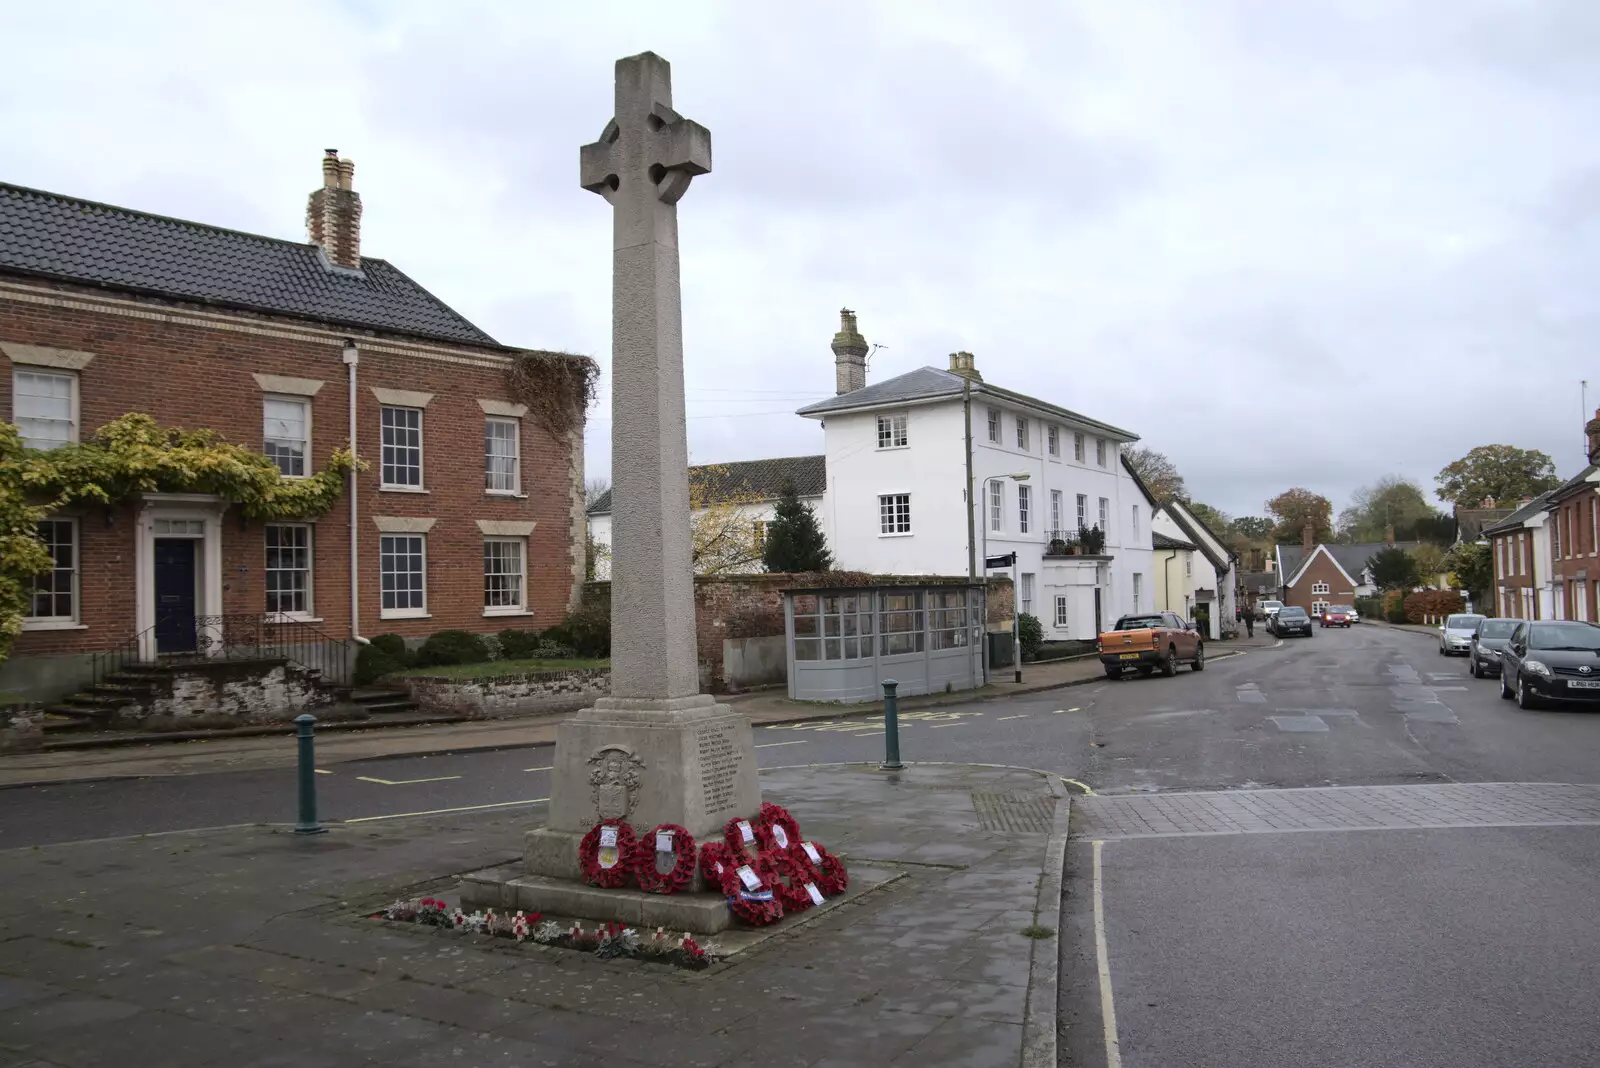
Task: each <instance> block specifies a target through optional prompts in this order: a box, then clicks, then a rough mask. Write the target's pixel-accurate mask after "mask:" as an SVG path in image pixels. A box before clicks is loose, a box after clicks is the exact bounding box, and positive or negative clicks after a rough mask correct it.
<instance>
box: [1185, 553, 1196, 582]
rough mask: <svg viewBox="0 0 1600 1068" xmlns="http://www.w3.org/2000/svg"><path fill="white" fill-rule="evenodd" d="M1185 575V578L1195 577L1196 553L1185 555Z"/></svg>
mask: <svg viewBox="0 0 1600 1068" xmlns="http://www.w3.org/2000/svg"><path fill="white" fill-rule="evenodd" d="M1183 573H1184V576H1185V577H1191V576H1193V575H1194V553H1185V554H1184V557H1183Z"/></svg>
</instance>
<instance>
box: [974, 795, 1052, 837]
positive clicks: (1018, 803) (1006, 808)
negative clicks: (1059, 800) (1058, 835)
mask: <svg viewBox="0 0 1600 1068" xmlns="http://www.w3.org/2000/svg"><path fill="white" fill-rule="evenodd" d="M972 807H973V808H974V809H976V810H977V813H978V822H979V823H981V824H982V825H983V827H984V829H985V830H990V831H1011V832H1013V833H1019V834H1048V833H1049V832H1050V822H1051V820H1052V819H1054V818H1055V811H1056V799H1055V798H1054V797H1052V796H1051V795H1049V794H973V795H972Z"/></svg>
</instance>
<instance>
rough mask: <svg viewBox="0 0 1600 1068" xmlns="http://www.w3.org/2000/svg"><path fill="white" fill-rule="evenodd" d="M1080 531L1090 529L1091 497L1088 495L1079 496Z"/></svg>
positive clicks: (1081, 494)
mask: <svg viewBox="0 0 1600 1068" xmlns="http://www.w3.org/2000/svg"><path fill="white" fill-rule="evenodd" d="M1078 529H1079V530H1088V529H1089V495H1088V494H1087V493H1080V494H1078Z"/></svg>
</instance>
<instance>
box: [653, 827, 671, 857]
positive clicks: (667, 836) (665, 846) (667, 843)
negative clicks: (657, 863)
mask: <svg viewBox="0 0 1600 1068" xmlns="http://www.w3.org/2000/svg"><path fill="white" fill-rule="evenodd" d="M672 833H673V832H671V831H657V832H656V852H657V853H670V852H672Z"/></svg>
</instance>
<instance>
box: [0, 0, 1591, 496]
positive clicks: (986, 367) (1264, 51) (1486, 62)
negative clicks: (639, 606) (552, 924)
mask: <svg viewBox="0 0 1600 1068" xmlns="http://www.w3.org/2000/svg"><path fill="white" fill-rule="evenodd" d="M786 7H787V10H782V11H779V10H777V5H768V4H749V3H726V4H721V3H697V2H693V0H684V2H681V3H673V4H663V3H659V2H653V3H621V2H618V3H591V4H581V5H580V4H554V3H537V4H511V3H502V4H478V3H460V2H456V3H451V4H449V5H446V4H443V3H403V2H396V3H390V2H386V0H349V2H346V3H344V4H333V3H309V2H292V0H277V2H274V3H272V4H270V5H268V4H249V5H246V4H232V3H229V4H216V3H194V4H188V3H162V2H147V3H140V4H127V3H115V4H104V5H100V4H82V3H60V4H55V5H49V6H48V8H47V6H46V5H38V4H35V5H27V6H22V5H13V6H12V8H11V9H10V10H9V11H8V13H7V14H6V17H5V22H6V37H7V48H6V61H5V63H4V64H0V180H4V181H9V182H15V183H18V184H22V185H30V186H35V187H41V188H44V189H49V190H53V191H58V192H63V193H70V194H74V195H79V196H85V197H90V198H94V199H98V200H104V201H109V202H111V203H115V204H120V205H124V206H128V207H133V208H139V209H143V210H148V211H154V212H161V213H165V214H170V215H177V216H182V217H186V218H191V219H196V220H200V221H203V222H208V223H215V224H219V225H223V226H229V227H235V228H239V229H244V230H251V231H256V232H260V233H266V234H272V235H275V236H280V237H287V238H293V239H297V240H303V239H304V205H305V197H306V195H307V194H308V193H309V192H310V191H311V189H312V188H313V187H314V186H315V185H317V184H318V183H319V181H320V176H319V173H320V172H319V169H318V157H319V155H320V153H321V150H322V149H323V148H325V147H337V148H339V149H340V150H341V152H342V153H344V154H346V155H348V156H350V157H351V158H353V159H354V160H355V161H356V188H357V189H358V190H359V191H360V192H361V194H362V197H363V200H364V202H365V206H366V213H365V217H364V220H363V251H364V252H365V253H366V254H368V255H372V256H379V257H383V258H386V259H389V260H391V261H393V262H394V263H396V264H397V265H398V266H400V267H401V268H402V269H403V270H405V271H406V272H407V273H408V274H410V275H411V276H412V277H414V278H416V279H417V280H419V281H420V282H422V283H423V284H424V285H426V286H428V287H429V288H431V289H432V290H433V291H434V292H435V293H437V294H439V295H440V296H441V297H442V298H444V299H445V300H446V301H448V302H449V303H450V304H452V305H453V306H455V307H456V308H457V309H459V310H460V311H461V312H463V313H464V314H465V315H467V316H468V317H469V318H471V319H473V320H474V321H475V322H477V323H478V324H479V325H481V326H482V327H483V328H484V329H486V330H488V331H489V332H490V333H492V334H493V335H494V336H495V337H497V338H498V339H500V340H501V341H503V342H505V343H507V344H512V345H521V346H527V347H535V348H565V349H569V350H572V351H577V352H584V353H589V354H591V355H594V356H596V357H598V358H599V359H600V361H601V363H602V365H605V364H607V363H609V352H610V338H609V324H610V314H609V298H610V282H609V270H610V255H609V252H610V247H609V239H610V238H609V235H610V218H609V215H610V211H609V208H608V207H607V206H606V204H605V202H604V201H602V200H601V199H600V198H599V197H596V196H594V195H592V194H589V193H585V192H583V191H582V190H580V189H579V188H578V186H577V173H578V157H577V151H578V146H579V145H580V144H583V143H584V142H587V141H592V140H594V139H595V138H596V136H597V135H598V134H599V132H600V129H601V127H602V126H603V125H604V124H605V122H606V120H607V118H609V116H610V111H611V72H612V63H613V61H614V60H615V59H616V58H617V57H619V56H623V55H628V54H632V53H635V52H639V51H643V50H645V49H650V50H653V51H655V52H658V53H660V54H661V55H663V56H665V57H666V58H667V59H668V60H670V61H671V62H672V64H673V78H674V95H675V100H676V104H677V107H678V110H679V111H680V112H682V113H683V114H685V115H686V116H688V117H690V118H693V119H696V120H697V121H699V122H701V123H703V124H705V125H706V126H708V127H709V128H710V129H711V132H712V139H713V145H714V149H715V169H714V172H713V173H712V174H710V175H708V176H706V177H703V178H699V179H696V181H695V183H694V186H693V188H692V189H691V190H690V192H689V194H688V196H687V197H685V198H684V200H683V201H682V203H681V204H680V230H681V240H682V246H683V281H684V330H685V351H686V359H687V365H688V370H687V376H688V388H689V396H690V411H689V416H690V423H689V426H690V441H689V444H690V450H691V454H692V456H693V458H694V461H695V462H697V463H705V462H715V461H725V460H737V459H750V458H756V457H763V456H780V455H791V454H798V453H806V452H816V451H820V449H821V434H820V432H819V431H818V430H817V429H816V427H815V424H814V423H812V422H811V421H809V420H802V419H799V418H796V417H794V416H792V415H790V414H788V413H791V412H792V411H793V409H794V408H796V407H798V406H799V405H800V404H801V403H803V402H805V401H806V400H810V399H815V398H818V397H821V396H825V395H827V394H829V393H831V392H832V388H833V367H832V355H831V354H830V352H829V351H828V343H829V341H830V340H831V337H832V333H833V331H834V330H835V329H837V323H838V309H839V308H840V306H842V305H848V306H850V307H852V308H855V309H856V310H857V311H858V313H859V315H860V319H861V328H862V332H863V333H864V334H865V335H866V336H867V338H868V340H870V341H872V342H876V343H881V344H882V345H884V346H885V348H883V349H881V350H880V351H879V352H878V353H877V355H876V356H875V357H874V359H873V363H872V367H871V370H870V372H869V378H870V380H878V379H882V378H885V377H888V376H890V375H893V374H897V373H899V372H902V371H906V370H909V369H911V368H914V367H918V366H921V365H924V364H932V365H934V366H944V365H945V362H946V358H947V354H948V353H949V352H951V351H952V350H955V349H968V350H970V351H972V352H974V353H976V355H977V359H978V366H979V368H980V369H981V370H982V371H983V373H984V375H985V377H986V378H987V379H988V380H990V381H993V382H996V383H999V384H1002V385H1005V386H1007V387H1010V388H1013V389H1018V390H1022V391H1024V392H1028V393H1032V394H1034V395H1037V396H1039V397H1042V398H1045V399H1048V400H1050V401H1053V402H1055V403H1058V404H1062V405H1066V406H1068V407H1071V408H1075V409H1077V410H1079V411H1082V412H1084V413H1085V414H1087V415H1090V416H1093V417H1095V418H1098V419H1102V420H1105V421H1108V422H1111V423H1115V424H1118V425H1121V426H1124V427H1127V428H1128V429H1130V430H1133V431H1135V432H1136V433H1138V434H1140V435H1141V436H1142V437H1143V438H1144V442H1145V443H1146V444H1149V445H1152V446H1154V447H1155V448H1158V449H1161V450H1162V451H1164V452H1166V453H1167V454H1168V455H1170V456H1171V457H1172V458H1173V459H1174V460H1175V461H1176V462H1177V464H1178V465H1179V467H1180V469H1181V470H1182V472H1183V473H1184V475H1185V476H1186V477H1187V478H1188V481H1189V485H1190V488H1191V490H1192V491H1193V492H1194V494H1195V495H1196V496H1197V497H1199V498H1200V499H1202V500H1204V501H1207V502H1208V503H1211V504H1213V505H1215V506H1217V507H1220V508H1223V509H1225V510H1227V511H1230V512H1234V513H1252V512H1259V511H1260V505H1261V502H1262V501H1263V500H1264V499H1265V498H1266V497H1269V496H1271V495H1273V494H1275V493H1276V492H1278V491H1280V490H1282V489H1284V488H1286V487H1288V486H1290V485H1296V484H1298V485H1304V486H1307V487H1310V488H1312V489H1314V490H1317V491H1319V492H1321V493H1324V494H1326V495H1328V496H1330V497H1332V498H1333V499H1334V503H1335V506H1336V507H1337V506H1340V505H1342V504H1343V503H1344V500H1345V498H1346V497H1347V495H1348V494H1349V492H1350V491H1351V490H1352V489H1353V488H1355V487H1356V486H1358V485H1360V484H1362V483H1364V482H1369V481H1371V480H1373V479H1375V478H1377V477H1378V476H1380V475H1383V474H1387V473H1391V472H1394V473H1400V474H1404V475H1407V476H1411V477H1414V478H1416V479H1417V480H1418V481H1419V482H1421V483H1422V484H1423V486H1424V487H1425V488H1427V489H1431V488H1432V486H1433V483H1432V476H1433V475H1434V473H1435V472H1436V471H1438V469H1439V468H1440V467H1442V466H1443V465H1444V464H1446V463H1448V462H1449V461H1451V460H1453V459H1455V458H1457V457H1458V456H1460V455H1461V454H1463V453H1464V452H1466V451H1467V450H1468V449H1469V448H1471V447H1472V446H1474V445H1478V444H1484V443H1487V442H1493V441H1504V442H1508V443H1511V444H1516V445H1520V446H1523V447H1528V448H1540V449H1544V450H1546V451H1548V452H1550V453H1551V454H1552V455H1554V456H1555V458H1556V460H1557V464H1558V467H1559V468H1560V470H1561V472H1562V473H1563V474H1570V473H1572V472H1573V471H1574V470H1576V468H1577V466H1578V465H1579V464H1580V463H1581V462H1582V457H1581V455H1580V452H1581V423H1582V418H1581V411H1582V409H1581V405H1580V399H1579V390H1578V381H1579V380H1580V379H1582V378H1590V379H1591V380H1592V381H1593V382H1594V384H1595V388H1594V389H1593V390H1591V392H1590V395H1589V396H1590V406H1591V407H1593V406H1595V404H1596V402H1600V360H1597V359H1596V358H1595V354H1596V352H1597V343H1600V302H1597V297H1596V294H1597V292H1600V222H1597V220H1596V209H1597V207H1600V138H1597V137H1596V136H1595V117H1596V116H1597V115H1600V2H1596V0H1571V2H1560V0H1545V2H1540V0H1427V2H1424V0H1370V2H1360V0H1350V2H1333V0H1303V2H1296V3H1283V2H1282V0H1206V2H1205V3H1200V4H1197V3H1190V2H1187V0H1166V2H1157V0H1116V2H1112V0H1094V2H1090V0H1081V2H1074V3H1061V2H1048V0H1034V2H1028V3H1022V2H1017V3H1010V4H983V5H980V4H976V3H931V2H927V0H912V2H906V3H877V2H872V0H861V2H856V3H836V2H813V3H810V4H806V5H787V6H786ZM591 416H592V417H591V423H590V429H589V440H588V462H589V465H590V468H591V470H592V471H598V472H603V471H604V470H605V469H606V467H607V466H608V459H609V451H610V450H609V433H610V407H609V396H607V397H606V398H604V400H603V404H602V407H601V408H599V409H597V410H596V411H594V412H593V413H591Z"/></svg>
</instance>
